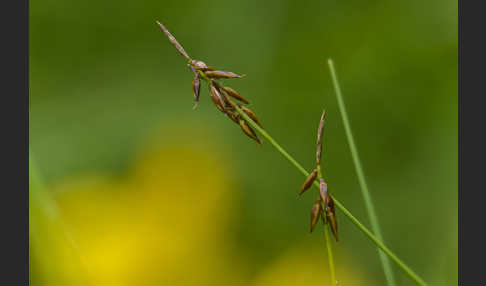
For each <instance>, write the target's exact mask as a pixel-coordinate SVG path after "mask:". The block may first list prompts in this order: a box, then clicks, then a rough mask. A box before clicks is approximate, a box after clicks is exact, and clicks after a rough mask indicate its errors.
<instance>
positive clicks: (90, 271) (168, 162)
mask: <svg viewBox="0 0 486 286" xmlns="http://www.w3.org/2000/svg"><path fill="white" fill-rule="evenodd" d="M155 20H159V21H161V22H162V23H164V24H165V25H166V26H167V28H168V29H169V30H170V31H171V32H172V33H173V35H174V36H175V37H176V38H177V39H178V40H179V42H181V44H182V45H183V46H184V48H185V49H186V51H187V52H188V53H189V55H190V56H192V57H193V58H196V59H201V60H203V61H205V62H207V63H208V64H210V65H211V66H213V67H218V68H221V69H224V70H230V71H234V72H237V73H243V74H246V75H247V76H246V77H245V78H244V79H241V80H232V81H227V83H228V84H229V85H230V86H232V87H233V88H235V89H237V90H238V91H240V92H241V93H242V94H243V95H244V96H245V97H247V98H248V99H249V100H250V101H251V108H252V109H253V110H254V111H255V112H256V113H257V114H258V116H259V118H260V120H261V121H262V123H263V125H264V127H265V128H266V130H267V131H268V132H269V133H270V134H271V135H272V136H274V138H275V139H276V140H277V141H278V142H279V143H280V144H281V145H282V146H283V147H284V148H286V150H287V151H288V152H289V153H290V154H292V155H293V156H295V158H296V159H297V160H298V161H299V162H301V164H303V166H305V168H307V169H308V170H310V169H311V168H313V167H314V160H315V157H314V153H315V138H316V130H317V125H318V121H319V117H320V114H321V111H322V109H323V108H325V109H326V110H327V122H326V128H325V135H324V138H325V144H324V152H323V154H324V155H323V168H324V174H325V177H326V179H327V181H328V184H329V187H330V189H331V191H332V192H333V194H334V195H335V196H336V198H338V199H339V200H340V201H341V202H342V203H343V204H344V205H345V206H346V207H347V208H348V209H349V210H350V211H351V212H352V213H353V214H354V215H355V216H357V217H358V218H359V219H360V220H361V221H362V222H363V223H364V224H365V225H367V226H369V220H368V218H367V215H366V210H365V208H364V203H363V201H362V196H361V193H360V190H359V185H358V181H357V178H356V174H355V170H354V166H353V164H352V159H351V156H350V152H349V147H348V145H347V141H346V137H345V133H344V129H343V124H342V121H341V117H340V114H339V110H338V108H337V101H336V98H335V95H334V92H333V88H332V85H331V79H330V74H329V71H328V68H327V64H326V62H327V59H328V58H333V59H334V61H335V65H336V69H337V72H338V76H339V79H340V82H341V87H342V90H343V93H344V99H345V103H346V106H347V110H348V113H349V116H350V120H351V127H352V130H353V132H354V136H355V139H356V143H357V147H358V150H359V152H360V156H361V159H362V162H363V167H364V169H365V175H366V178H367V180H368V185H369V187H370V191H371V193H372V197H373V200H374V202H375V205H376V208H377V213H378V216H379V220H380V223H381V226H382V230H383V234H384V237H385V242H386V244H387V245H388V246H389V247H390V248H391V249H392V250H393V251H395V253H396V254H397V255H398V256H399V257H401V258H402V259H403V260H404V261H405V262H406V263H407V264H408V265H409V266H411V267H412V268H413V269H414V270H415V271H416V272H417V273H418V274H420V275H421V276H422V277H423V278H424V279H425V280H426V281H427V282H429V283H430V284H431V285H456V284H457V141H458V137H457V1H449V0H447V1H438V0H432V1H418V0H411V1H405V0H401V1H386V0H377V1H357V0H348V1H336V0H332V1H330V0H325V1H290V0H284V1H256V0H249V1H223V0H219V1H176V0H170V1H164V0H159V1H126V0H118V1H109V0H102V1H93V0H85V1H73V0H64V1H59V0H46V1H31V2H30V71H29V73H30V151H31V159H32V160H31V166H30V171H31V189H30V277H31V284H32V285H117V286H122V285H266V286H268V285H279V286H282V285H329V284H326V283H329V277H328V266H327V256H326V250H325V243H324V237H323V231H322V225H321V226H320V227H319V228H318V229H317V230H316V231H315V232H314V233H313V234H309V231H308V230H309V214H310V208H311V206H312V203H313V201H314V200H315V197H316V194H315V193H313V191H312V192H310V193H309V194H306V195H305V196H303V197H302V198H297V192H298V189H299V187H300V185H301V183H302V182H303V180H304V177H303V176H302V175H301V174H300V173H299V172H298V171H297V170H296V169H294V168H293V167H292V166H291V165H290V164H289V163H288V162H287V161H286V160H285V159H284V158H283V157H282V156H280V154H279V153H277V152H276V151H275V150H274V149H273V148H272V146H271V145H270V144H269V143H268V142H266V141H264V142H263V145H262V146H259V145H258V144H256V143H255V142H254V141H251V140H250V139H249V138H248V137H246V136H245V135H244V134H243V133H241V131H240V130H239V128H238V127H237V126H235V125H234V124H233V123H232V122H230V121H229V120H228V119H227V118H225V117H224V116H223V115H222V114H221V113H220V112H219V111H217V110H216V108H215V107H214V105H213V104H212V102H211V100H210V99H209V96H208V92H207V88H205V87H203V88H202V96H201V102H200V104H199V107H198V109H196V110H192V107H193V96H192V92H191V81H192V73H191V72H190V71H189V69H188V68H187V66H186V65H185V63H186V62H185V60H184V58H183V57H181V56H180V55H179V54H178V53H177V51H176V50H175V49H174V47H173V46H172V45H171V44H170V43H169V41H168V40H167V38H166V37H165V36H164V34H163V33H162V31H161V30H160V29H159V28H158V26H157V25H156V24H155ZM337 215H338V222H339V231H340V238H341V240H340V241H339V242H338V243H334V244H333V246H334V252H335V253H334V256H335V264H336V271H337V278H338V281H339V283H340V285H384V283H385V279H384V275H383V271H382V268H381V265H380V262H379V258H378V255H377V252H376V248H375V246H374V245H373V244H372V243H371V242H370V241H369V240H368V239H367V238H366V237H365V236H364V235H363V234H362V233H361V232H360V231H359V230H358V229H357V228H356V227H355V226H354V225H353V224H352V223H351V222H350V221H349V220H348V219H347V218H346V217H345V216H344V215H343V214H342V213H340V212H339V211H338V213H337ZM393 269H394V272H395V276H396V278H397V281H398V283H399V285H413V284H412V282H411V280H410V279H409V278H408V277H407V276H405V275H404V274H403V273H402V272H401V271H400V270H399V269H398V268H397V267H396V266H395V265H394V266H393Z"/></svg>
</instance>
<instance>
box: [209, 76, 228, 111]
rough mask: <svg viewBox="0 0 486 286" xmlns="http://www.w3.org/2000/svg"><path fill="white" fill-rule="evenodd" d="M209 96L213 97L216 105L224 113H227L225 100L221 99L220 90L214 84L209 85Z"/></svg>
mask: <svg viewBox="0 0 486 286" xmlns="http://www.w3.org/2000/svg"><path fill="white" fill-rule="evenodd" d="M209 94H210V95H211V99H212V100H213V103H214V105H216V107H217V108H218V109H219V110H220V111H221V112H223V113H226V112H225V104H224V101H223V99H222V98H221V93H220V92H219V91H218V89H217V88H216V87H215V86H214V85H213V84H212V83H210V84H209Z"/></svg>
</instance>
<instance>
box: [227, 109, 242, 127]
mask: <svg viewBox="0 0 486 286" xmlns="http://www.w3.org/2000/svg"><path fill="white" fill-rule="evenodd" d="M226 115H227V116H228V117H229V118H230V119H231V120H232V121H233V122H234V123H236V124H238V125H239V124H240V114H238V113H237V112H234V111H233V110H229V109H226Z"/></svg>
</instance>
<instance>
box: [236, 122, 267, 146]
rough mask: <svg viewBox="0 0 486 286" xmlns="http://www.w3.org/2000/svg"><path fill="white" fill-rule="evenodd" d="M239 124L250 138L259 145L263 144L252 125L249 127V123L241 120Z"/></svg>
mask: <svg viewBox="0 0 486 286" xmlns="http://www.w3.org/2000/svg"><path fill="white" fill-rule="evenodd" d="M239 123H240V127H241V130H243V132H244V133H245V134H246V135H247V136H248V137H250V138H252V139H254V140H255V141H257V142H258V144H262V142H261V141H260V139H258V137H257V135H256V133H255V131H253V129H252V128H251V127H250V125H248V123H247V122H246V121H245V120H243V119H240V121H239Z"/></svg>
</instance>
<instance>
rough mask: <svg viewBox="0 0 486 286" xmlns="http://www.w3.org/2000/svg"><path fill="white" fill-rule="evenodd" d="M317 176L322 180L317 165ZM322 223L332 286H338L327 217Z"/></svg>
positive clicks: (319, 167)
mask: <svg viewBox="0 0 486 286" xmlns="http://www.w3.org/2000/svg"><path fill="white" fill-rule="evenodd" d="M317 176H318V177H319V178H322V171H321V166H320V165H317ZM323 203H324V202H321V205H322V207H324V204H323ZM321 216H322V221H324V222H325V223H324V237H325V239H326V247H327V257H328V259H329V273H330V274H331V275H330V276H331V285H336V284H337V281H336V271H335V270H334V258H333V256H332V245H331V239H330V238H329V230H328V229H327V221H326V219H325V216H324V215H322V214H321Z"/></svg>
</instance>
